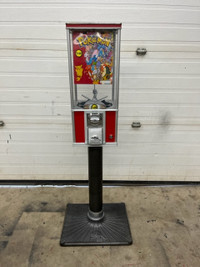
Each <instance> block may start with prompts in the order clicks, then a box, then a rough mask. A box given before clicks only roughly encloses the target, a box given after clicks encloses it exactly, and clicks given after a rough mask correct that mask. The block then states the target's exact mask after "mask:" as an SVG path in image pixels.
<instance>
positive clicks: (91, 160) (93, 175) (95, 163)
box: [88, 147, 103, 220]
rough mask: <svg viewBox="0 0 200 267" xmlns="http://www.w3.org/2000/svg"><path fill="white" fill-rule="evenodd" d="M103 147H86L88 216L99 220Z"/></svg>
mask: <svg viewBox="0 0 200 267" xmlns="http://www.w3.org/2000/svg"><path fill="white" fill-rule="evenodd" d="M102 150H103V148H102V147H88V176H89V214H88V216H89V218H90V219H93V220H99V219H101V218H102V217H103V210H102V187H103V179H102V176H103V171H102V169H103V152H102Z"/></svg>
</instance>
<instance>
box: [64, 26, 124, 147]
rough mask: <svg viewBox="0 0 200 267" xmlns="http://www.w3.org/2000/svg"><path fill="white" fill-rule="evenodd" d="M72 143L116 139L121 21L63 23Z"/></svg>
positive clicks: (95, 143) (90, 143)
mask: <svg viewBox="0 0 200 267" xmlns="http://www.w3.org/2000/svg"><path fill="white" fill-rule="evenodd" d="M66 28H67V37H68V62H69V80H70V91H71V108H72V122H73V141H74V143H75V144H86V145H91V146H99V145H100V146H101V145H105V144H116V143H117V123H118V97H119V65H120V61H119V59H120V32H121V24H66Z"/></svg>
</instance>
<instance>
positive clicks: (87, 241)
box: [60, 203, 132, 246]
mask: <svg viewBox="0 0 200 267" xmlns="http://www.w3.org/2000/svg"><path fill="white" fill-rule="evenodd" d="M88 209H89V205H88V204H68V205H67V209H66V214H65V220H64V225H63V231H62V235H61V240H60V245H61V246H105V245H131V244H132V238H131V232H130V227H129V223H128V218H127V214H126V207H125V204H124V203H115V204H104V205H103V211H104V217H103V219H102V220H100V221H98V222H95V221H92V220H90V219H89V218H88V216H87V213H88Z"/></svg>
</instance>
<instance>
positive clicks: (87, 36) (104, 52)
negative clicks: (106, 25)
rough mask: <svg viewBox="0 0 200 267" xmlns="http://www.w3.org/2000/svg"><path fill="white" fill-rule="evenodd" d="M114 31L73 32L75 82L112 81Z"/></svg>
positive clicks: (96, 82)
mask: <svg viewBox="0 0 200 267" xmlns="http://www.w3.org/2000/svg"><path fill="white" fill-rule="evenodd" d="M113 36H114V35H113V32H112V31H106V32H100V31H98V32H86V33H84V32H73V59H74V79H75V81H74V82H75V84H101V83H112V76H113V50H114V37H113Z"/></svg>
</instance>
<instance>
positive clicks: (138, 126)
mask: <svg viewBox="0 0 200 267" xmlns="http://www.w3.org/2000/svg"><path fill="white" fill-rule="evenodd" d="M131 127H132V128H140V127H141V123H140V122H138V121H137V122H136V121H134V122H133V123H132V124H131Z"/></svg>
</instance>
